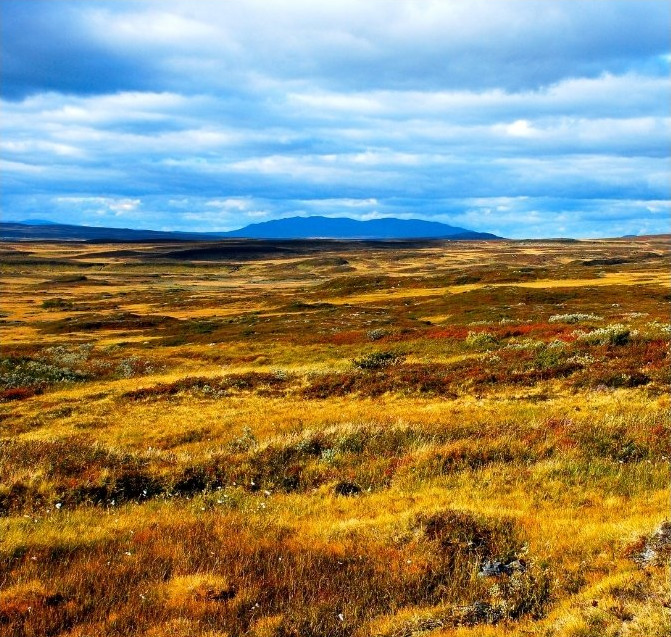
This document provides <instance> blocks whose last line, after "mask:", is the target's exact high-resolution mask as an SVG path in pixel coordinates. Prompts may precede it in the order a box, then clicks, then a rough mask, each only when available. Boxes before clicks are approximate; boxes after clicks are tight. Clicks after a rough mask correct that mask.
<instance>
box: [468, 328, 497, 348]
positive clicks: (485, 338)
mask: <svg viewBox="0 0 671 637" xmlns="http://www.w3.org/2000/svg"><path fill="white" fill-rule="evenodd" d="M465 342H466V345H468V347H473V348H475V349H492V348H495V347H497V346H498V340H497V338H496V336H494V335H493V334H489V333H488V332H469V333H468V336H467V337H466V341H465Z"/></svg>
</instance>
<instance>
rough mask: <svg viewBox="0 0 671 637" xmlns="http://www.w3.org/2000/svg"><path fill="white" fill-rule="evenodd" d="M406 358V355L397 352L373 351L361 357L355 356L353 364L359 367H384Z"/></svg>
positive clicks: (369, 368)
mask: <svg viewBox="0 0 671 637" xmlns="http://www.w3.org/2000/svg"><path fill="white" fill-rule="evenodd" d="M404 359H405V356H404V355H403V354H399V353H397V352H373V353H372V354H366V355H365V356H362V357H361V358H355V359H354V360H353V361H352V364H353V365H354V366H355V367H358V368H359V369H367V370H371V369H383V368H384V367H389V366H390V365H397V364H399V363H402V362H403V360H404Z"/></svg>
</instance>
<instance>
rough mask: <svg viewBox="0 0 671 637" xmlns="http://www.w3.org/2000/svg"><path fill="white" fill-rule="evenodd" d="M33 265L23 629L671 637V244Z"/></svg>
mask: <svg viewBox="0 0 671 637" xmlns="http://www.w3.org/2000/svg"><path fill="white" fill-rule="evenodd" d="M7 248H8V250H10V251H12V253H11V256H5V257H3V261H2V263H0V281H1V283H2V285H3V288H4V289H5V291H6V292H7V293H6V294H4V295H3V301H2V308H1V309H2V314H3V316H2V323H0V337H1V339H2V344H3V351H2V358H1V360H0V381H1V382H2V386H1V387H0V390H1V391H2V402H0V436H1V439H0V513H1V514H2V517H0V582H1V583H2V590H1V591H0V635H12V636H14V635H26V636H28V635H46V634H51V635H60V636H61V637H65V636H68V637H75V636H78V637H83V636H84V635H143V636H147V637H149V636H152V637H158V636H163V635H173V636H176V637H177V636H179V637H182V636H184V637H185V636H186V635H189V636H191V635H194V636H196V637H198V636H201V637H204V636H208V637H214V636H215V635H216V636H219V637H220V636H222V635H250V636H252V635H256V636H261V635H264V636H268V637H271V636H273V637H287V636H289V635H297V636H299V635H300V636H301V637H309V636H311V635H313V636H315V637H316V636H320V637H321V636H324V635H334V636H340V637H346V636H359V637H361V636H364V635H378V636H383V635H385V636H389V637H392V636H393V637H400V636H405V635H407V636H411V635H420V634H421V635H424V634H426V635H441V636H452V637H456V636H466V635H468V636H475V635H478V636H480V635H486V636H491V637H495V636H499V635H507V636H513V637H517V636H520V637H521V636H522V635H530V634H531V635H543V636H546V637H551V636H556V637H563V636H564V635H567V636H573V637H590V636H593V637H599V636H601V635H612V636H613V637H614V636H615V635H640V636H643V635H660V636H661V635H666V634H667V629H668V623H669V613H668V603H669V594H668V583H669V582H668V554H669V553H671V546H669V547H667V546H666V545H665V544H664V543H663V542H662V541H661V540H656V539H655V537H657V536H655V533H656V532H657V531H658V530H659V529H660V528H662V527H661V525H662V523H663V522H664V520H665V519H668V517H669V514H668V505H669V456H670V455H671V449H670V445H669V423H668V412H669V396H668V382H669V360H668V345H669V329H668V313H669V296H668V294H669V277H668V249H667V245H666V244H665V243H664V242H663V241H661V240H655V239H654V238H652V239H649V240H647V242H646V241H631V242H626V241H613V242H581V243H563V244H562V243H533V244H528V243H520V244H516V243H507V242H499V243H486V242H482V243H481V242H477V243H446V244H443V245H441V246H437V245H436V244H427V245H426V246H425V247H423V248H422V247H416V246H415V247H413V248H412V249H411V248H403V247H398V248H395V249H372V248H370V249H361V248H358V247H356V246H351V245H350V246H341V247H340V248H339V249H338V250H339V251H334V248H333V246H331V247H328V252H326V253H322V252H317V253H315V252H313V251H312V249H311V248H310V249H309V246H308V247H305V246H303V248H301V249H304V250H305V253H304V254H301V255H300V256H299V257H297V256H295V255H293V256H290V257H287V258H284V257H273V258H267V257H262V258H259V259H256V260H248V259H246V260H242V259H240V258H236V256H235V253H234V250H233V249H232V248H230V247H228V248H226V250H228V252H226V250H224V251H223V252H222V257H221V259H220V260H214V261H212V260H210V261H194V262H184V261H179V260H175V259H168V258H167V257H166V258H163V259H162V258H155V257H152V258H149V257H148V256H147V254H148V253H149V252H150V251H151V252H153V253H155V252H156V251H159V252H160V251H161V250H163V251H164V252H169V251H170V250H171V249H174V248H175V246H169V245H168V246H152V245H149V244H147V245H133V246H100V245H96V246H89V245H58V244H44V245H33V244H31V245H30V246H29V249H30V252H31V255H30V264H31V265H30V266H27V265H25V263H24V261H26V259H27V258H28V255H27V254H26V252H27V250H28V247H27V246H26V245H23V244H13V245H8V246H7ZM231 250H233V251H232V252H231ZM115 253H118V254H117V256H115ZM131 253H132V254H131ZM101 255H102V256H101ZM36 260H37V262H36ZM55 260H56V261H55ZM455 292H458V293H455ZM670 541H671V538H670ZM667 548H668V552H665V551H667ZM646 551H648V553H646ZM650 551H652V553H651V552H650ZM644 554H645V555H644ZM642 556H643V557H642ZM646 556H647V557H646ZM493 562H498V563H499V564H500V565H502V566H501V567H500V568H502V570H501V571H500V572H499V573H498V574H496V573H494V574H491V573H489V574H488V572H487V564H488V563H489V564H490V565H491V563H493ZM515 564H518V566H515ZM510 565H512V566H510ZM506 569H507V570H506Z"/></svg>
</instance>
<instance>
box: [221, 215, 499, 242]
mask: <svg viewBox="0 0 671 637" xmlns="http://www.w3.org/2000/svg"><path fill="white" fill-rule="evenodd" d="M226 236H228V237H241V238H242V237H246V238H249V239H373V240H375V239H500V237H497V236H496V235H493V234H489V233H487V232H474V231H473V230H467V229H466V228H458V227H456V226H448V225H447V224H445V223H438V222H436V221H421V220H420V219H395V218H393V217H387V218H383V219H371V220H370V221H357V220H355V219H349V218H347V217H289V218H286V219H274V220H272V221H263V222H261V223H253V224H251V225H249V226H246V227H245V228H241V229H240V230H233V231H232V232H228V233H226Z"/></svg>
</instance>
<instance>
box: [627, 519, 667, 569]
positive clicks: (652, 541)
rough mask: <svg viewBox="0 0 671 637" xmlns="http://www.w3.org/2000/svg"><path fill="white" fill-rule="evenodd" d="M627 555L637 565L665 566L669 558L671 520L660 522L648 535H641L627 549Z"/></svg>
mask: <svg viewBox="0 0 671 637" xmlns="http://www.w3.org/2000/svg"><path fill="white" fill-rule="evenodd" d="M628 554H629V557H631V559H632V560H633V561H634V562H636V563H637V564H638V565H639V566H642V567H647V566H667V565H668V563H669V558H671V522H668V521H665V522H662V524H661V525H660V527H659V528H658V529H657V530H656V531H655V532H654V533H653V534H652V535H650V536H647V537H646V536H643V537H641V538H639V540H638V541H637V542H635V543H634V544H632V545H631V546H630V547H629V550H628Z"/></svg>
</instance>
